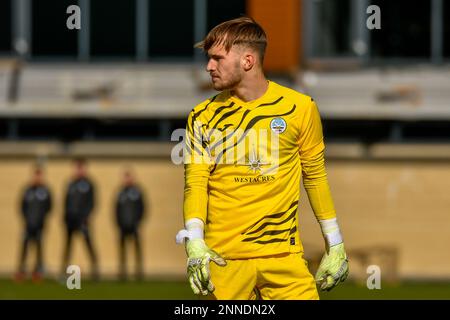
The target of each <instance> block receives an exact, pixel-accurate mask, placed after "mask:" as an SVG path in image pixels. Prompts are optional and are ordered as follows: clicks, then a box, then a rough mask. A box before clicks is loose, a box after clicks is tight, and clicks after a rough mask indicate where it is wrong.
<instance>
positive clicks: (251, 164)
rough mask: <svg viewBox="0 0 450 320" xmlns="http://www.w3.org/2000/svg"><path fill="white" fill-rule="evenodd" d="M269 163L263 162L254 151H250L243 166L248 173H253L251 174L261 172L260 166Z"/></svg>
mask: <svg viewBox="0 0 450 320" xmlns="http://www.w3.org/2000/svg"><path fill="white" fill-rule="evenodd" d="M268 164H269V163H267V162H263V161H262V160H261V159H260V158H259V157H258V156H257V155H256V152H255V149H253V150H252V153H251V154H249V156H248V158H247V161H246V163H245V164H242V165H245V166H247V167H248V170H249V171H253V173H257V172H261V170H262V166H264V165H268Z"/></svg>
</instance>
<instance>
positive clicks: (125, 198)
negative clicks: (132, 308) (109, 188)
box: [116, 170, 145, 280]
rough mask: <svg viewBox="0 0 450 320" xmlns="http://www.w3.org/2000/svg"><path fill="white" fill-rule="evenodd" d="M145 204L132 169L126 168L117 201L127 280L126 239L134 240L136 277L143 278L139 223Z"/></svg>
mask: <svg viewBox="0 0 450 320" xmlns="http://www.w3.org/2000/svg"><path fill="white" fill-rule="evenodd" d="M144 211H145V205H144V196H143V193H142V190H141V188H140V187H139V186H138V185H137V184H136V181H135V178H134V177H133V175H132V173H131V172H130V170H125V172H124V175H123V184H122V187H121V189H120V192H119V194H118V196H117V201H116V222H117V225H118V227H119V231H120V252H119V256H120V273H119V277H120V279H121V280H126V278H127V272H126V241H127V239H133V240H134V247H135V253H136V254H135V256H136V278H137V279H139V280H140V279H142V276H143V273H142V248H141V241H140V237H139V230H138V229H139V225H140V223H141V222H142V218H143V216H144Z"/></svg>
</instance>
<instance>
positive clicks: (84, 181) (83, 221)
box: [62, 159, 99, 279]
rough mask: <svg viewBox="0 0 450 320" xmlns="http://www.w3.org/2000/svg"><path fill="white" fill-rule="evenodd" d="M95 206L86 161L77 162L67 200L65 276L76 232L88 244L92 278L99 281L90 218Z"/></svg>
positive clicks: (78, 160) (93, 190)
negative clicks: (79, 233)
mask: <svg viewBox="0 0 450 320" xmlns="http://www.w3.org/2000/svg"><path fill="white" fill-rule="evenodd" d="M94 204H95V188H94V185H93V184H92V182H91V180H90V179H89V178H88V176H87V169H86V162H85V160H84V159H77V160H76V161H75V175H74V177H73V179H72V181H71V182H70V184H69V186H68V188H67V193H66V199H65V214H64V222H65V225H66V231H67V238H66V245H65V250H64V258H63V270H62V272H63V274H65V272H66V268H67V266H68V263H69V259H70V253H71V249H72V239H73V235H74V234H75V233H76V232H81V234H82V235H83V237H84V240H85V242H86V247H87V249H88V253H89V257H90V260H91V266H92V277H93V279H98V277H99V274H98V262H97V254H96V252H95V249H94V245H93V243H92V237H91V234H90V231H89V218H90V216H91V213H92V210H93V209H94Z"/></svg>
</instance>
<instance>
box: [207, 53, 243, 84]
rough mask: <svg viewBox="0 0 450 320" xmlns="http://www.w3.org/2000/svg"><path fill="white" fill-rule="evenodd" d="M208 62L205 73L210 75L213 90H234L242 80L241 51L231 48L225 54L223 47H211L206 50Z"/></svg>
mask: <svg viewBox="0 0 450 320" xmlns="http://www.w3.org/2000/svg"><path fill="white" fill-rule="evenodd" d="M208 56H209V61H208V64H207V66H206V71H208V72H209V74H210V75H211V81H212V84H213V87H214V89H215V90H218V91H222V90H227V89H233V88H235V87H236V86H237V85H238V84H239V83H240V82H241V80H242V74H243V71H242V68H241V51H240V50H239V48H237V47H235V46H233V47H231V49H230V51H229V52H227V51H226V50H225V48H224V47H222V46H221V45H220V46H217V45H215V46H213V47H211V48H210V49H209V50H208Z"/></svg>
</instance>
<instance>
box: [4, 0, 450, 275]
mask: <svg viewBox="0 0 450 320" xmlns="http://www.w3.org/2000/svg"><path fill="white" fill-rule="evenodd" d="M73 4H76V5H79V6H80V8H81V29H80V30H69V29H68V28H67V27H66V20H67V18H68V17H69V16H70V14H68V13H66V10H67V7H68V6H70V5H73ZM371 5H377V6H378V7H379V8H380V15H381V16H380V17H381V29H373V30H371V29H369V28H367V24H366V21H367V19H368V18H369V16H370V15H371V13H368V12H367V8H368V7H369V6H371ZM242 14H246V15H250V16H252V17H253V18H255V19H256V20H257V21H259V22H260V23H261V24H262V25H263V27H264V28H265V29H266V31H267V33H268V37H269V47H268V52H267V59H266V61H265V64H266V65H265V67H266V71H267V73H268V75H269V77H271V78H272V79H274V80H276V81H280V82H282V83H284V84H286V85H288V86H290V87H292V88H294V89H296V90H299V91H301V92H305V93H307V94H309V95H311V96H313V97H314V99H315V100H316V101H317V102H318V106H319V109H320V112H321V114H322V117H323V123H324V131H325V136H326V140H327V147H328V148H327V153H328V167H329V175H330V183H331V187H332V189H333V194H334V197H335V202H336V205H337V209H338V212H339V214H340V217H341V218H340V219H341V220H342V225H343V229H344V237H345V238H346V244H347V247H348V248H349V254H350V258H351V261H352V263H354V265H353V266H351V268H352V269H353V270H355V272H354V274H353V276H354V277H359V278H364V276H365V268H366V266H368V265H370V264H380V265H382V270H385V271H386V274H387V277H389V278H390V279H398V278H408V277H419V278H428V277H429V278H450V268H449V266H450V253H449V252H448V250H447V249H446V247H445V244H446V243H448V241H449V240H450V238H449V237H450V236H449V234H450V233H449V232H448V225H449V223H450V220H449V218H448V217H449V216H450V215H448V210H449V209H448V208H450V202H449V201H450V200H449V197H448V196H447V191H448V190H449V189H450V185H449V182H448V181H450V165H449V163H450V161H449V160H450V108H449V104H450V90H449V89H450V65H449V61H450V21H449V19H446V17H449V16H450V2H449V1H443V0H422V1H419V2H417V3H412V2H410V1H406V0H396V1H388V0H278V1H270V0H229V1H220V0H183V1H162V0H126V1H125V0H108V1H107V0H78V1H77V0H57V1H56V0H55V1H52V0H2V1H0V176H2V177H4V182H5V185H3V186H0V188H2V190H3V198H2V200H0V209H1V210H2V211H4V212H5V214H4V215H3V216H1V217H0V235H1V236H0V239H1V240H2V241H0V272H9V270H11V268H12V266H14V262H15V260H14V258H15V257H16V255H17V254H16V253H17V250H18V248H16V247H14V245H13V244H12V243H16V242H17V241H14V242H11V241H10V242H8V240H7V239H10V238H14V237H16V236H18V231H17V230H18V221H16V219H15V218H14V217H15V216H16V214H15V213H14V210H16V208H15V202H14V199H16V193H17V190H16V188H18V186H19V185H20V182H21V181H25V178H26V173H27V168H28V167H27V166H28V165H29V163H32V162H33V161H34V158H35V157H41V158H45V159H48V173H49V183H50V184H52V189H55V190H58V188H60V186H61V185H63V183H64V178H65V177H67V174H68V172H69V169H68V165H67V164H68V163H70V161H69V160H70V159H71V158H72V157H75V156H84V157H86V158H88V159H89V160H90V163H92V174H93V175H94V177H95V179H96V181H98V184H99V189H100V190H101V191H100V200H99V209H98V214H97V216H96V217H97V218H95V219H94V220H95V221H96V222H95V223H94V228H96V229H101V230H96V234H97V235H98V237H99V239H98V243H99V246H100V253H99V256H100V257H99V259H100V265H101V266H102V272H104V273H106V274H108V273H111V274H112V273H114V272H115V270H116V269H117V268H116V265H115V263H116V261H117V259H116V256H115V254H116V248H115V247H111V243H115V239H112V238H111V237H112V236H111V235H110V234H111V231H112V230H114V225H113V222H111V221H110V217H111V210H112V208H111V206H110V204H111V203H113V200H112V199H113V197H114V191H115V190H110V186H111V185H117V182H118V181H114V180H113V179H114V178H113V177H116V176H117V175H118V172H119V171H120V166H121V165H123V164H124V163H126V164H129V165H132V166H133V167H134V168H136V170H137V171H139V174H140V176H142V177H143V180H145V182H143V188H144V189H148V190H152V192H151V195H152V199H151V202H152V203H153V204H154V208H153V215H152V222H151V224H148V225H145V226H143V242H144V247H146V248H148V252H147V253H146V255H145V256H146V257H148V261H146V263H145V265H146V266H148V269H146V270H145V272H146V273H147V274H151V275H159V274H164V273H167V274H169V275H182V274H183V273H184V266H185V264H184V251H183V250H182V248H179V247H176V246H175V242H174V234H175V233H176V231H177V230H178V229H179V227H180V226H181V224H182V216H181V210H182V184H183V179H182V175H183V173H182V167H181V166H177V165H175V164H173V163H172V162H171V161H170V155H171V151H172V147H173V146H174V144H175V143H176V141H171V135H172V133H173V131H174V130H175V129H178V128H183V127H184V121H185V119H186V116H187V114H188V113H189V111H190V110H191V109H192V108H193V107H194V106H195V105H196V104H197V103H199V102H201V101H202V100H204V99H205V98H207V97H209V96H211V95H212V94H214V91H212V90H211V88H210V86H209V82H208V81H209V79H208V75H207V73H206V72H204V62H205V55H204V54H203V53H202V52H200V51H197V50H194V49H193V44H194V43H195V42H197V41H200V40H201V39H202V38H203V37H204V36H205V34H206V33H207V31H208V30H210V29H211V28H212V27H213V26H215V25H216V24H218V23H220V22H222V21H224V20H227V19H230V18H234V17H237V16H240V15H242ZM11 160H13V161H11ZM12 175H14V176H12ZM153 190H154V191H153ZM144 191H145V190H144ZM57 197H58V191H56V198H57ZM302 199H303V201H302V206H301V208H300V214H301V221H303V223H302V224H301V228H302V230H301V233H302V238H303V239H304V242H305V248H306V254H307V255H308V257H309V258H310V259H311V261H315V259H316V258H317V257H318V256H320V254H321V252H322V249H323V248H322V246H321V239H320V231H319V229H318V226H317V224H316V222H315V221H314V219H313V218H312V213H310V212H309V211H310V208H309V205H308V204H307V201H306V198H305V197H303V198H302ZM59 201H60V200H59ZM58 206H59V207H60V209H61V208H62V204H61V202H59V203H58V200H56V209H55V210H58ZM59 218H60V215H58V213H56V214H55V215H53V216H52V219H53V220H52V221H53V222H51V227H50V231H49V235H48V240H49V242H50V245H49V249H48V250H49V251H50V252H51V250H53V251H56V257H59V254H60V251H58V250H60V248H59V247H58V243H59V242H58V241H59V240H58V239H60V237H62V236H61V234H60V230H59V227H58V223H59V220H57V219H59ZM16 231H17V232H16ZM3 237H5V239H3ZM50 240H51V241H50ZM96 242H97V241H96ZM8 243H10V244H8ZM156 256H158V260H153V258H154V257H156ZM76 257H77V256H76ZM79 259H80V261H81V263H82V264H83V263H85V260H86V259H85V258H83V257H82V255H79ZM47 260H49V268H50V271H51V270H52V267H54V268H56V265H57V263H54V262H52V261H51V258H49V259H47ZM52 263H53V265H52ZM312 265H314V264H313V263H312ZM383 268H384V269H383Z"/></svg>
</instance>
